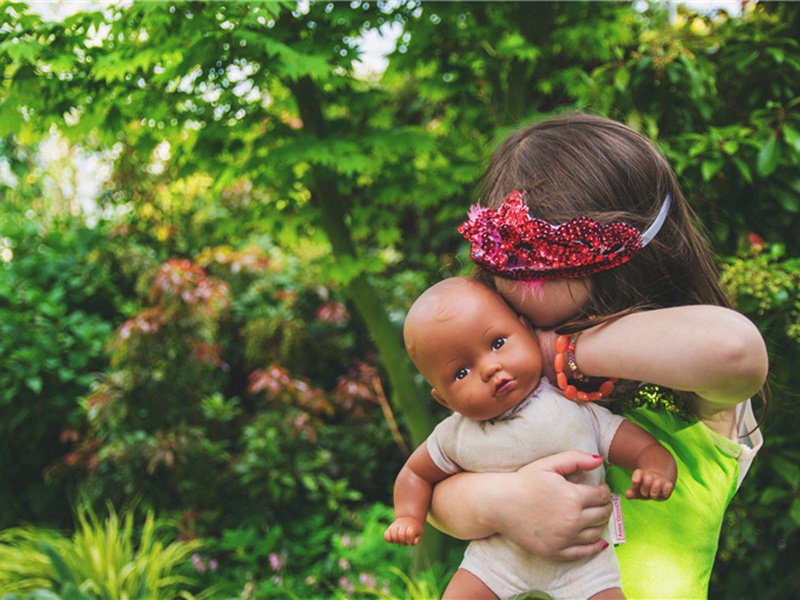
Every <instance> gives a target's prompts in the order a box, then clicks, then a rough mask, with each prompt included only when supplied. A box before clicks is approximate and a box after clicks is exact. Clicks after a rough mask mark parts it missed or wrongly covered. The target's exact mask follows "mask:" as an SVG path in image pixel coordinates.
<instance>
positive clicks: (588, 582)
mask: <svg viewBox="0 0 800 600" xmlns="http://www.w3.org/2000/svg"><path fill="white" fill-rule="evenodd" d="M622 421H623V418H622V417H620V416H617V415H614V414H612V413H611V412H609V411H608V410H607V409H605V408H603V407H601V406H597V405H596V404H594V403H591V402H586V403H578V402H572V401H570V400H567V399H566V398H564V396H563V395H562V394H561V392H560V391H559V390H558V389H557V388H555V387H553V386H552V385H551V384H550V383H549V382H548V381H547V379H546V378H542V380H541V382H540V384H539V386H538V387H537V388H536V390H534V392H533V393H532V394H531V395H530V396H528V398H526V399H525V400H523V401H522V402H521V403H520V404H518V405H517V406H515V407H514V408H512V409H511V410H510V411H508V412H507V413H505V414H504V415H501V416H500V417H498V418H497V419H493V420H491V421H473V420H471V419H468V418H466V417H463V416H462V415H460V414H457V413H456V414H453V415H451V416H450V417H448V418H447V419H445V420H444V421H442V422H441V423H439V425H437V427H436V429H434V431H433V433H431V435H430V437H429V438H428V441H427V446H428V452H429V453H430V455H431V458H432V459H433V462H434V463H435V464H436V466H438V467H439V468H440V469H442V470H443V471H445V472H446V473H450V474H453V473H457V472H459V471H472V472H509V471H516V470H517V469H519V468H520V467H523V466H525V465H527V464H528V463H531V462H533V461H535V460H538V459H540V458H544V457H546V456H550V455H552V454H555V453H557V452H561V451H564V450H573V449H577V450H582V451H584V452H587V453H589V454H599V455H601V456H603V457H605V458H607V457H608V449H609V447H610V446H611V441H612V440H613V439H614V435H615V434H616V432H617V428H618V427H619V426H620V423H622ZM569 479H570V481H574V482H579V483H591V484H595V485H599V484H601V483H603V481H604V480H605V469H604V468H602V467H600V468H598V469H595V470H593V471H579V472H578V473H576V474H575V475H574V476H570V477H569ZM461 568H462V569H464V570H466V571H469V572H470V573H472V574H473V575H475V576H476V577H478V578H479V579H480V580H481V581H483V583H485V584H486V585H487V586H488V587H489V588H490V589H491V590H492V591H493V592H494V593H495V594H497V595H498V596H499V597H500V598H512V597H514V596H517V595H520V594H524V593H526V592H530V591H534V590H537V591H544V592H547V593H548V594H550V595H551V596H552V597H553V598H588V597H590V596H592V595H594V594H596V593H598V592H600V591H602V590H606V589H609V588H613V587H621V583H620V572H619V565H618V564H617V559H616V556H615V555H614V548H613V546H611V545H609V547H608V548H606V549H605V550H603V551H602V552H601V553H600V554H598V555H596V556H593V557H590V558H587V559H583V560H575V561H557V560H551V559H548V558H544V557H541V556H537V555H534V554H531V553H529V552H526V551H525V550H523V549H522V548H521V547H520V546H518V545H516V544H515V543H513V542H512V541H511V540H509V539H508V538H506V537H505V536H502V535H499V534H497V535H493V536H491V537H488V538H485V539H482V540H476V541H473V542H471V543H470V544H469V546H468V547H467V550H466V552H465V554H464V560H463V562H462V563H461Z"/></svg>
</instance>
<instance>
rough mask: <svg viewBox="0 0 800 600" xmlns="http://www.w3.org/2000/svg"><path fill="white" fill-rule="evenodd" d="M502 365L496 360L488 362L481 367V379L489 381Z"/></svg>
mask: <svg viewBox="0 0 800 600" xmlns="http://www.w3.org/2000/svg"><path fill="white" fill-rule="evenodd" d="M502 368H503V367H502V365H501V364H500V363H498V362H494V361H493V362H490V363H487V364H486V365H484V367H483V371H482V374H483V380H484V381H490V380H491V379H492V377H494V376H495V374H496V373H497V372H498V371H500V370H501V369H502Z"/></svg>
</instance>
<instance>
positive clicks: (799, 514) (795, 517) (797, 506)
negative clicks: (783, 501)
mask: <svg viewBox="0 0 800 600" xmlns="http://www.w3.org/2000/svg"><path fill="white" fill-rule="evenodd" d="M789 516H790V517H791V518H792V521H794V523H795V525H800V498H795V499H794V500H793V501H792V506H791V507H790V508H789Z"/></svg>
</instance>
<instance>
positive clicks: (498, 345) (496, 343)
mask: <svg viewBox="0 0 800 600" xmlns="http://www.w3.org/2000/svg"><path fill="white" fill-rule="evenodd" d="M506 339H507V338H504V337H499V338H497V339H496V340H495V341H493V342H492V350H499V349H500V348H502V347H503V345H504V344H505V343H506Z"/></svg>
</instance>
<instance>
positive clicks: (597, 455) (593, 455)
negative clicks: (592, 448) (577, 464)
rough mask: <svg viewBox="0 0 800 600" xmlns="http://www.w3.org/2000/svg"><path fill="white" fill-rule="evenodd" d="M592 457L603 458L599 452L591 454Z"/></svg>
mask: <svg viewBox="0 0 800 600" xmlns="http://www.w3.org/2000/svg"><path fill="white" fill-rule="evenodd" d="M592 458H603V457H602V456H600V455H599V454H592Z"/></svg>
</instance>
